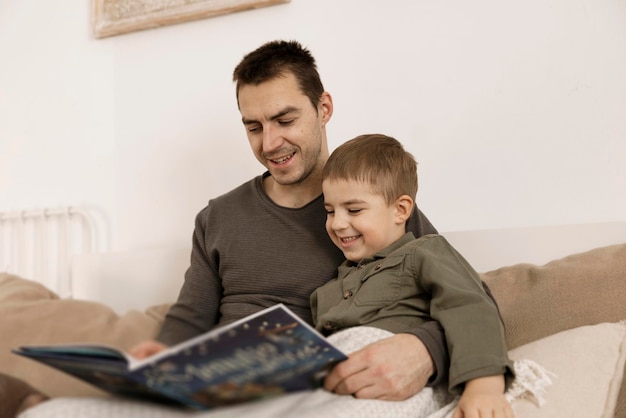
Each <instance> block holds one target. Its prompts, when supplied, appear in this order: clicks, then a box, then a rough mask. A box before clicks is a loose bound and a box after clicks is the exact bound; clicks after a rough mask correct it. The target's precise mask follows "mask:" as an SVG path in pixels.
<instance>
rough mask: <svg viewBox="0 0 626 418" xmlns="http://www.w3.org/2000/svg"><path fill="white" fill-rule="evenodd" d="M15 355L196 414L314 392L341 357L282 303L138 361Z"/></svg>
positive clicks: (119, 356) (71, 352)
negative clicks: (277, 397) (194, 410)
mask: <svg viewBox="0 0 626 418" xmlns="http://www.w3.org/2000/svg"><path fill="white" fill-rule="evenodd" d="M13 352H14V353H16V354H19V355H22V356H26V357H29V358H32V359H34V360H37V361H40V362H42V363H45V364H47V365H49V366H52V367H55V368H57V369H60V370H62V371H64V372H66V373H68V374H71V375H73V376H76V377H78V378H80V379H82V380H84V381H86V382H89V383H91V384H93V385H95V386H97V387H99V388H101V389H104V390H106V391H108V392H111V393H114V394H120V395H125V396H132V397H139V398H143V399H150V400H154V401H160V402H166V403H173V404H182V405H186V406H188V407H191V408H194V409H209V408H212V407H216V406H220V405H231V404H236V403H240V402H245V401H250V400H254V399H261V398H266V397H270V396H275V395H279V394H282V393H286V392H293V391H298V390H305V389H313V388H316V387H319V386H320V383H321V380H322V378H323V376H324V375H325V374H326V372H327V371H328V369H329V368H330V367H332V366H333V365H335V364H336V363H338V362H340V361H342V360H345V359H346V358H347V357H346V356H345V355H344V354H343V353H342V352H341V351H339V350H338V349H337V348H336V347H334V346H333V345H331V344H330V343H329V342H328V341H327V340H326V339H325V338H324V337H323V336H322V335H321V334H319V333H318V332H317V331H316V330H315V329H313V328H312V327H311V326H309V325H308V324H307V323H305V322H304V321H303V320H302V319H300V318H299V317H298V316H296V315H295V314H294V313H293V312H291V311H290V310H289V309H288V308H287V307H285V306H284V305H282V304H278V305H275V306H273V307H270V308H267V309H264V310H262V311H260V312H257V313H256V314H253V315H250V316H248V317H246V318H243V319H241V320H239V321H236V322H233V323H231V324H228V325H226V326H223V327H220V328H217V329H215V330H212V331H209V332H207V333H206V334H203V335H200V336H198V337H195V338H192V339H190V340H188V341H184V342H182V343H180V344H177V345H175V346H172V347H170V348H168V349H167V350H165V351H163V352H161V353H159V354H157V355H155V356H152V357H149V358H147V359H144V360H137V359H134V358H133V357H131V356H130V355H129V354H127V353H124V352H123V351H121V350H118V349H116V348H113V347H108V346H100V345H93V344H71V345H50V346H23V347H19V348H18V349H15V350H13Z"/></svg>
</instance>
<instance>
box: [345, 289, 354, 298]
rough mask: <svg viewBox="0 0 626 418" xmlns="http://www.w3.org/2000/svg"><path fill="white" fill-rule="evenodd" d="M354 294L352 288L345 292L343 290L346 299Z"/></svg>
mask: <svg viewBox="0 0 626 418" xmlns="http://www.w3.org/2000/svg"><path fill="white" fill-rule="evenodd" d="M352 295H353V293H352V290H346V291H345V292H343V298H344V299H348V298H349V297H352Z"/></svg>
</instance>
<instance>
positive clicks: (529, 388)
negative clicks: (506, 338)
mask: <svg viewBox="0 0 626 418" xmlns="http://www.w3.org/2000/svg"><path fill="white" fill-rule="evenodd" d="M513 367H514V368H515V375H516V376H515V380H514V381H513V383H512V384H511V387H510V388H509V390H507V392H506V394H505V396H506V398H507V400H508V401H509V402H511V403H513V401H514V400H516V399H528V400H531V401H533V402H534V403H535V404H537V406H542V405H543V404H545V402H546V401H545V398H544V395H545V393H546V390H547V387H548V386H550V385H552V379H551V377H554V376H555V374H554V373H552V372H550V371H548V370H546V369H545V368H544V367H543V366H541V365H539V364H537V363H536V362H534V361H532V360H528V359H519V360H516V361H514V362H513Z"/></svg>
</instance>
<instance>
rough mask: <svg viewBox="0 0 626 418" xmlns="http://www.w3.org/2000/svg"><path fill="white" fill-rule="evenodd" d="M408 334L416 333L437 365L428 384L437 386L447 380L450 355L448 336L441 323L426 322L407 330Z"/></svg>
mask: <svg viewBox="0 0 626 418" xmlns="http://www.w3.org/2000/svg"><path fill="white" fill-rule="evenodd" d="M407 334H413V335H415V336H416V337H417V338H419V339H420V340H421V341H422V342H423V343H424V345H425V346H426V349H427V350H428V353H429V354H430V357H431V359H432V360H433V364H434V365H435V372H434V373H433V375H432V376H431V377H430V379H429V380H428V383H427V386H437V385H439V384H441V383H444V382H446V381H447V380H448V368H449V367H450V356H448V350H447V347H446V336H445V334H444V332H443V328H442V327H441V324H439V322H437V321H428V322H424V323H423V324H422V325H420V326H419V327H417V328H415V329H412V330H409V331H407Z"/></svg>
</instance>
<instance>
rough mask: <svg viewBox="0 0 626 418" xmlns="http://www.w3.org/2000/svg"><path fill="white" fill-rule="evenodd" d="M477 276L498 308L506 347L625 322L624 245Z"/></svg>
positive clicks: (625, 276) (625, 247)
mask: <svg viewBox="0 0 626 418" xmlns="http://www.w3.org/2000/svg"><path fill="white" fill-rule="evenodd" d="M481 278H482V279H483V280H484V281H485V282H486V283H487V285H488V286H489V288H490V289H491V291H492V293H493V296H494V298H495V299H496V301H497V302H498V306H499V307H500V312H501V313H502V316H503V319H504V326H505V330H506V342H507V346H508V347H509V349H511V348H515V347H518V346H520V345H522V344H525V343H528V342H530V341H535V340H537V339H540V338H543V337H545V336H548V335H551V334H554V333H557V332H559V331H563V330H567V329H571V328H576V327H580V326H583V325H592V324H598V323H600V322H617V321H620V320H622V319H626V303H624V301H626V244H620V245H612V246H608V247H602V248H596V249H594V250H591V251H587V252H584V253H580V254H573V255H570V256H568V257H565V258H562V259H559V260H554V261H551V262H550V263H548V264H546V265H544V266H536V265H532V264H518V265H514V266H508V267H502V268H500V269H497V270H494V271H490V272H488V273H484V274H481Z"/></svg>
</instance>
